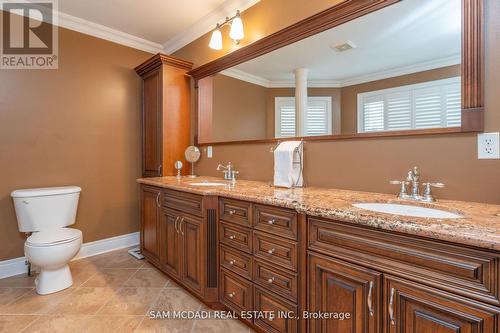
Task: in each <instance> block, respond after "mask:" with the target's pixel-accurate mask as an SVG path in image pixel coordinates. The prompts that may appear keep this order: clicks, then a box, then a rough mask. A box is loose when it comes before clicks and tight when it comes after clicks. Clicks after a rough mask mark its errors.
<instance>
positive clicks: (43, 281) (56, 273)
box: [35, 265, 73, 295]
mask: <svg viewBox="0 0 500 333" xmlns="http://www.w3.org/2000/svg"><path fill="white" fill-rule="evenodd" d="M35 284H36V292H37V294H40V295H47V294H52V293H55V292H58V291H61V290H63V289H66V288H69V287H71V286H72V285H73V278H72V277H71V271H70V270H69V266H68V265H64V266H62V267H59V268H55V269H52V268H51V269H48V268H45V269H44V268H42V269H41V271H40V274H39V275H38V277H37V278H36V280H35Z"/></svg>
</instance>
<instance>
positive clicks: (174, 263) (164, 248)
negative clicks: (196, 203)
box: [160, 208, 181, 278]
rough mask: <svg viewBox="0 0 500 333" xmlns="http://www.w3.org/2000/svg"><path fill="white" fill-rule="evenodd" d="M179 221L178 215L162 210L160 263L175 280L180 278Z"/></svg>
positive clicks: (171, 211) (168, 210)
mask: <svg viewBox="0 0 500 333" xmlns="http://www.w3.org/2000/svg"><path fill="white" fill-rule="evenodd" d="M180 219H181V216H180V214H179V213H177V212H175V211H173V210H170V209H166V208H163V210H162V216H161V222H160V225H161V232H160V263H161V266H162V267H163V269H164V270H165V271H166V272H167V273H168V274H170V275H172V276H173V277H175V278H180V276H181V273H180V272H181V246H180V241H181V234H180V230H179V222H180Z"/></svg>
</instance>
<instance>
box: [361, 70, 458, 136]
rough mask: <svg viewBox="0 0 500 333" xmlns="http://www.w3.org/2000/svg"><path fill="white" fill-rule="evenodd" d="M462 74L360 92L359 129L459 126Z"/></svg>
mask: <svg viewBox="0 0 500 333" xmlns="http://www.w3.org/2000/svg"><path fill="white" fill-rule="evenodd" d="M460 86H461V82H460V77H453V78H450V79H443V80H436V81H429V82H425V83H419V84H413V85H407V86H401V87H395V88H389V89H384V90H378V91H370V92H364V93H360V94H358V132H359V133H366V132H380V131H404V130H414V129H426V128H444V127H456V126H460V118H461V93H460V90H461V88H460Z"/></svg>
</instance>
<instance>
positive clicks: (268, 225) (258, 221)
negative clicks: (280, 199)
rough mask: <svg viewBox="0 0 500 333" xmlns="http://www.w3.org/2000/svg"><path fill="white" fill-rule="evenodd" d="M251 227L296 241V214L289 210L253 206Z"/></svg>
mask: <svg viewBox="0 0 500 333" xmlns="http://www.w3.org/2000/svg"><path fill="white" fill-rule="evenodd" d="M253 219H254V222H253V225H254V228H255V229H258V230H262V231H266V232H269V233H272V234H276V235H278V236H281V237H287V238H290V239H293V240H296V239H297V213H296V212H295V211H293V210H290V209H285V208H277V207H272V206H264V205H254V208H253Z"/></svg>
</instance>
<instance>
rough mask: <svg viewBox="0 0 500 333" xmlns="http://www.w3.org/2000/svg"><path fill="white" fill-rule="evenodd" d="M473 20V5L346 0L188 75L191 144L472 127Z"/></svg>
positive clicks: (476, 83)
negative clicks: (193, 107)
mask: <svg viewBox="0 0 500 333" xmlns="http://www.w3.org/2000/svg"><path fill="white" fill-rule="evenodd" d="M481 18H482V3H481V1H479V0H402V1H395V0H391V1H383V0H379V1H375V0H372V1H368V0H367V1H364V0H361V1H345V2H343V3H341V4H339V5H337V6H335V7H332V8H331V9H329V10H327V11H325V12H323V13H320V14H318V15H316V16H315V17H312V18H310V19H308V20H306V21H305V22H302V24H304V25H307V26H309V30H307V28H303V29H301V28H300V25H294V26H292V27H290V28H288V29H284V30H283V31H280V32H278V33H277V34H275V36H273V35H272V36H269V37H266V38H265V39H264V40H261V41H258V42H255V43H254V44H251V45H249V46H247V47H245V48H242V49H240V50H238V51H236V52H234V53H232V54H229V55H228V56H225V57H223V58H221V59H219V60H216V61H214V62H212V63H209V64H207V65H205V66H202V67H200V68H197V69H195V70H194V71H192V72H191V74H192V75H193V76H194V77H195V80H196V82H197V84H196V86H197V88H198V105H197V107H198V143H199V144H213V143H218V142H242V141H251V142H255V141H263V140H265V141H271V140H284V139H289V138H297V137H301V138H304V137H307V138H309V139H335V138H343V137H357V136H361V137H363V136H364V137H366V136H382V135H416V134H429V133H450V132H461V131H479V130H482V117H483V116H482V113H483V112H482V58H481V57H482V19H481ZM299 23H300V22H299ZM314 24H317V25H318V27H315V26H314ZM325 24H326V25H328V24H329V25H331V27H330V28H324V26H325ZM318 30H319V31H318ZM273 39H274V42H275V47H273V43H272V41H273ZM478 47H480V49H479V51H478V49H477V48H478ZM473 48H476V51H474V52H471V50H474V49H473Z"/></svg>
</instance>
